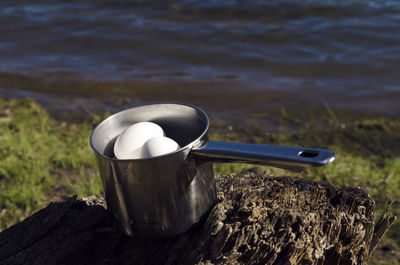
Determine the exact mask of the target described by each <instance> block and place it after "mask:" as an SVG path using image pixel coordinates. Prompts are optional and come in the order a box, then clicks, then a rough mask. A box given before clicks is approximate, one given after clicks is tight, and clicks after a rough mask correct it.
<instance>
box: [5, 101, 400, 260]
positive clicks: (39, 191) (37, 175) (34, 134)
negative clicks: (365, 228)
mask: <svg viewBox="0 0 400 265" xmlns="http://www.w3.org/2000/svg"><path fill="white" fill-rule="evenodd" d="M282 116H283V117H282V120H283V121H282V124H281V126H280V127H279V128H278V130H277V131H274V132H270V131H268V130H266V129H264V128H259V127H250V128H249V127H244V126H243V125H240V124H234V125H233V126H232V127H229V128H228V126H225V125H224V124H222V123H218V122H214V123H213V124H212V125H211V128H212V129H211V130H210V139H212V140H224V141H237V142H249V143H260V144H274V145H292V146H304V147H316V148H328V149H330V150H332V151H334V152H335V154H336V157H337V158H336V160H335V162H333V163H332V164H330V165H328V166H325V167H321V168H313V169H310V170H308V171H306V172H302V173H293V172H290V171H285V170H281V169H274V168H269V167H254V166H252V165H244V164H215V165H214V168H215V171H216V174H230V173H234V172H235V173H240V172H244V171H247V170H256V172H259V173H266V174H271V175H292V176H298V177H301V178H308V179H313V180H318V181H328V182H329V183H331V184H332V185H335V186H360V187H362V188H364V189H366V190H367V191H368V192H369V194H370V195H371V196H372V197H373V198H374V199H375V200H376V202H377V207H378V209H381V210H382V209H383V208H384V207H385V205H387V203H392V208H391V211H392V212H393V213H394V214H395V215H397V216H399V214H400V209H399V208H400V207H399V200H400V121H399V120H394V119H388V118H376V119H363V120H359V121H352V122H347V123H346V124H343V123H340V122H338V120H337V119H334V120H332V119H329V118H328V119H326V120H322V121H318V122H314V121H299V120H298V119H297V118H296V117H293V118H290V115H289V114H288V113H286V112H284V113H282ZM104 117H105V116H102V115H100V116H94V117H93V119H92V120H91V121H80V122H72V121H71V120H68V121H67V120H56V119H54V118H53V117H51V116H50V115H49V114H48V113H47V112H46V111H45V110H44V109H43V108H42V107H40V106H39V105H38V104H37V103H36V102H34V101H33V100H29V99H25V100H9V101H6V100H2V99H0V231H1V230H2V229H4V228H6V227H8V226H10V225H12V224H14V223H16V222H18V221H20V220H22V219H23V218H25V217H26V216H29V215H31V214H32V213H33V212H34V211H36V210H38V209H40V208H42V207H44V206H45V205H46V204H48V203H49V202H50V201H52V200H60V199H63V198H65V197H66V196H69V195H72V194H78V196H79V197H84V196H87V195H91V194H100V193H101V192H102V188H101V183H100V178H99V176H98V171H97V168H96V161H95V158H94V154H93V151H92V150H91V147H90V146H89V135H90V133H91V131H92V128H93V126H94V125H95V124H97V123H98V122H99V121H100V120H102V119H103V118H104ZM321 124H322V125H323V126H321ZM293 128H294V129H293ZM399 237H400V225H399V223H398V222H395V224H394V226H393V227H392V228H391V230H389V233H388V234H387V235H386V237H385V239H384V242H383V245H385V247H386V249H388V251H389V252H388V253H383V254H387V255H383V254H382V253H381V254H382V255H380V254H379V253H378V254H377V258H375V259H374V260H373V261H372V262H371V264H388V263H391V264H399V261H400V254H397V253H399V250H400V247H399V245H400V240H399ZM390 253H392V254H390ZM393 253H394V254H393ZM388 257H390V258H388Z"/></svg>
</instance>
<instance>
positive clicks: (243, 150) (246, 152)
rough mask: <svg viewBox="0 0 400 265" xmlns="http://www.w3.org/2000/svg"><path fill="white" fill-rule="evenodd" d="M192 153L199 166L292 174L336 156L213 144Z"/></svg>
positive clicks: (313, 150) (271, 147) (325, 152)
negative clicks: (256, 168) (260, 168)
mask: <svg viewBox="0 0 400 265" xmlns="http://www.w3.org/2000/svg"><path fill="white" fill-rule="evenodd" d="M191 153H192V155H193V156H194V157H195V158H196V159H197V160H198V161H200V162H208V161H210V162H226V163H229V162H236V163H241V162H243V163H250V164H261V165H266V166H272V167H277V168H283V169H290V170H294V171H301V170H303V169H306V168H308V167H315V166H324V165H327V164H329V163H331V162H332V161H333V160H335V154H334V153H333V152H332V151H330V150H326V149H316V148H304V147H292V146H278V145H263V144H247V143H232V142H216V141H209V142H207V143H206V144H205V145H204V146H202V147H200V148H195V149H192V151H191Z"/></svg>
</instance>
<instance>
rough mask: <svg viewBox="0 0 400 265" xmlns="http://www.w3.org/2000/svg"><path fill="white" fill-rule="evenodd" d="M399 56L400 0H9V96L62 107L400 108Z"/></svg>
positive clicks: (3, 29) (1, 5) (4, 49)
mask: <svg viewBox="0 0 400 265" xmlns="http://www.w3.org/2000/svg"><path fill="white" fill-rule="evenodd" d="M399 65H400V1H399V0H396V1H389V0H371V1H366V0H360V1H355V0H339V1H331V0H309V1H304V0H288V1H283V0H282V1H227V0H224V1H217V0H214V1H211V0H209V1H185V0H178V1H168V3H167V2H165V1H162V2H159V1H138V2H133V1H59V0H58V1H55V0H51V1H44V0H35V1H7V0H6V1H4V0H2V1H1V2H0V93H1V95H2V96H3V97H21V96H26V95H28V96H31V97H35V98H37V99H38V100H39V101H41V102H42V103H43V104H45V105H46V106H49V108H53V109H58V110H59V111H60V110H64V111H67V112H68V111H76V110H78V109H79V108H80V107H82V106H88V105H90V106H94V108H97V107H99V106H102V107H104V108H109V107H111V106H114V107H115V106H117V107H116V108H118V107H120V106H121V105H123V106H129V105H134V104H141V103H145V102H153V101H163V100H168V101H184V102H188V103H193V104H196V105H200V106H202V107H204V108H206V109H207V110H208V111H212V112H213V111H216V112H224V111H225V112H226V113H230V114H229V115H231V116H232V117H233V116H236V115H237V114H240V113H244V112H246V113H252V114H254V113H263V112H268V111H269V110H271V109H280V108H281V107H285V108H289V109H290V108H292V109H297V110H303V109H308V108H316V109H318V108H321V109H322V108H323V106H324V104H325V105H326V103H328V104H329V106H330V107H332V108H343V109H350V110H357V111H368V112H372V113H379V114H382V113H383V114H390V115H399V110H400V107H399V106H400V104H399V102H400V68H399ZM115 102H117V103H115Z"/></svg>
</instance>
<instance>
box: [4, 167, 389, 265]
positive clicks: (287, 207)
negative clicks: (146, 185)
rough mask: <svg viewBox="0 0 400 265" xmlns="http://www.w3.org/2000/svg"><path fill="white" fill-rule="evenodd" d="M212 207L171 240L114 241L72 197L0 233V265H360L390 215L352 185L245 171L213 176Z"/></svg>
mask: <svg viewBox="0 0 400 265" xmlns="http://www.w3.org/2000/svg"><path fill="white" fill-rule="evenodd" d="M217 186H218V191H219V194H218V196H219V203H218V204H217V205H215V207H213V209H211V210H210V212H209V213H207V214H206V215H205V216H204V217H203V219H202V220H201V221H200V222H199V223H198V224H195V225H194V226H193V227H192V228H191V230H190V231H188V232H187V233H185V234H182V235H180V236H177V237H174V238H169V239H151V240H150V239H147V240H143V239H135V238H129V237H127V236H124V235H122V234H121V233H120V232H119V231H118V230H117V229H116V228H115V227H116V226H115V220H114V219H113V217H112V216H111V215H110V214H109V213H108V211H107V210H106V205H105V201H104V199H103V198H102V197H100V196H91V197H88V198H85V199H82V200H77V199H76V197H71V198H69V199H68V200H67V201H65V202H58V203H50V204H49V206H47V207H46V208H44V209H42V210H41V211H39V212H37V213H35V214H34V215H32V216H30V217H28V218H26V219H25V220H24V221H22V222H20V223H18V224H16V225H14V226H13V227H10V228H9V229H7V230H5V231H3V232H1V233H0V264H10V265H12V264H276V265H278V264H367V263H368V259H369V258H370V256H371V254H372V251H373V250H374V249H375V247H376V245H377V243H378V241H379V239H380V238H381V237H382V236H383V235H384V233H385V232H386V231H387V230H388V229H389V227H390V226H391V224H392V223H393V221H394V220H395V217H394V216H392V215H390V214H388V213H386V214H385V215H382V216H381V217H380V218H379V219H378V220H377V221H376V222H375V221H374V219H375V202H374V201H373V199H372V198H370V196H369V195H368V194H367V193H366V192H365V191H363V190H362V189H360V188H340V189H339V188H334V187H332V186H330V185H329V184H327V183H319V182H313V181H308V180H300V179H294V178H291V177H269V176H260V175H255V174H253V173H247V174H243V175H229V176H222V177H218V178H217Z"/></svg>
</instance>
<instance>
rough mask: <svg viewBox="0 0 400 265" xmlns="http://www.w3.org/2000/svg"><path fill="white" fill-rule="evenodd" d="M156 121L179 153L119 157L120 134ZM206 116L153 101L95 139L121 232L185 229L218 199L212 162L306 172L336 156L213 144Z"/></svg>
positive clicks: (155, 234)
mask: <svg viewBox="0 0 400 265" xmlns="http://www.w3.org/2000/svg"><path fill="white" fill-rule="evenodd" d="M143 121H149V122H153V123H156V124H158V125H159V126H161V128H162V129H163V130H164V132H165V134H166V135H167V136H168V137H169V138H172V139H173V140H175V141H176V142H177V143H178V144H179V146H180V148H179V149H178V150H176V151H174V152H171V153H168V154H165V155H161V156H156V157H151V158H145V159H117V158H116V157H115V155H114V152H113V147H114V143H115V141H116V139H117V137H118V136H119V135H120V134H121V133H122V132H123V131H124V130H125V129H126V128H128V127H129V126H131V125H132V124H135V123H137V122H143ZM208 128H209V119H208V117H207V115H206V113H205V112H204V111H202V110H201V109H200V108H198V107H195V106H191V105H188V104H182V103H163V104H151V105H145V106H139V107H135V108H130V109H126V110H123V111H121V112H118V113H116V114H114V115H112V116H110V117H108V118H107V119H105V120H104V121H102V122H101V123H100V124H99V125H97V127H95V128H94V129H93V131H92V134H91V136H90V144H91V147H92V148H93V150H94V152H95V154H96V158H97V162H98V167H99V171H100V177H101V181H102V184H103V187H104V192H105V198H106V202H107V207H108V208H109V209H110V211H111V212H112V213H113V214H114V215H115V217H116V219H117V221H118V225H119V227H120V229H121V231H122V232H123V233H125V234H126V235H129V236H132V237H142V238H160V237H170V236H175V235H178V234H181V233H184V232H185V231H187V230H188V229H189V228H190V227H191V226H192V225H193V224H195V223H196V222H198V221H199V220H200V218H201V217H202V216H203V215H204V214H205V213H207V211H209V210H210V209H211V207H212V206H214V204H215V203H216V201H217V190H216V184H215V183H216V182H215V178H214V172H213V167H212V163H215V162H243V163H252V164H261V165H267V166H272V167H277V168H283V169H290V170H295V171H298V170H302V169H305V168H308V167H314V166H324V165H327V164H329V163H331V162H332V161H333V160H334V159H335V155H334V153H333V152H332V151H329V150H325V149H315V148H304V147H290V146H274V145H263V144H248V143H233V142H217V141H209V139H208V134H207V132H208Z"/></svg>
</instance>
